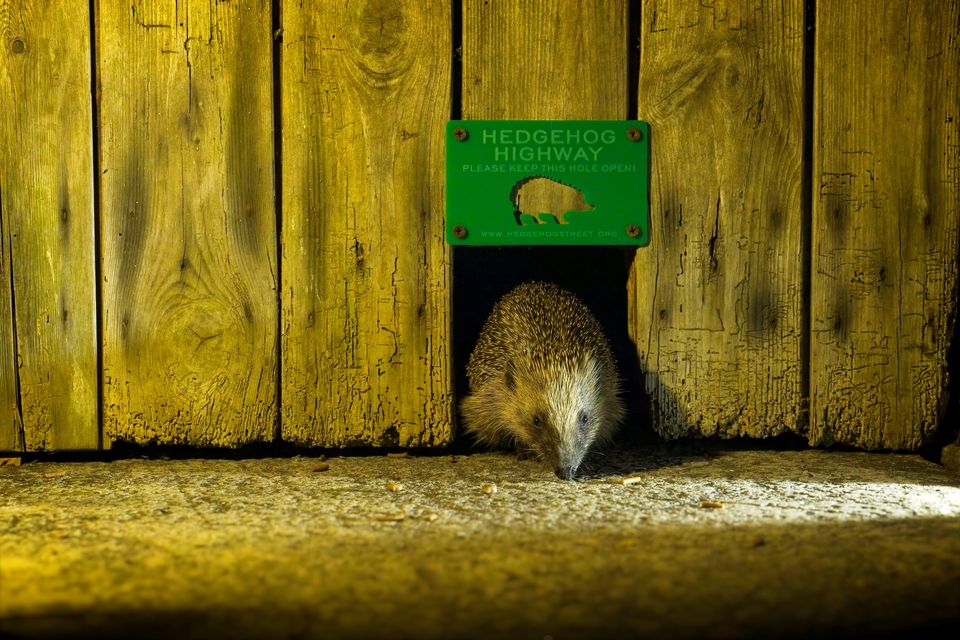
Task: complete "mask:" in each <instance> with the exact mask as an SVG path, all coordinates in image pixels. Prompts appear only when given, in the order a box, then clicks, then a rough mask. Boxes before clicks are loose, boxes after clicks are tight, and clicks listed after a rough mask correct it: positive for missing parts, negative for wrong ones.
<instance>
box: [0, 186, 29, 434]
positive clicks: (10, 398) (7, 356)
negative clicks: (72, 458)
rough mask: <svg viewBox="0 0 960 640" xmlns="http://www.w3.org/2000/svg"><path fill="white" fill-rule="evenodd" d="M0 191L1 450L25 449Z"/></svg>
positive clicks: (9, 261)
mask: <svg viewBox="0 0 960 640" xmlns="http://www.w3.org/2000/svg"><path fill="white" fill-rule="evenodd" d="M7 244H8V243H7V225H5V224H4V215H3V192H2V191H0V451H14V450H22V449H23V445H24V442H23V423H22V421H21V419H20V409H19V395H20V394H19V393H18V392H17V351H16V348H15V343H14V336H13V289H12V288H11V286H10V283H11V266H12V262H11V258H10V249H9V248H8V247H7Z"/></svg>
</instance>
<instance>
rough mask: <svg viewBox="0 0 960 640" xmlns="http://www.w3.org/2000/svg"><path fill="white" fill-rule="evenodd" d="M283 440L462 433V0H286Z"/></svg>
mask: <svg viewBox="0 0 960 640" xmlns="http://www.w3.org/2000/svg"><path fill="white" fill-rule="evenodd" d="M281 6H282V13H281V17H282V26H283V47H282V55H281V59H282V82H281V85H282V86H281V90H282V110H281V113H282V118H283V139H282V165H283V181H282V182H283V198H282V202H283V204H282V206H283V235H282V247H283V249H282V252H283V255H282V269H283V271H282V272H283V287H282V296H281V300H282V310H281V317H282V329H281V335H282V340H281V344H282V346H281V351H282V354H283V360H282V362H283V365H282V384H283V392H282V397H283V437H284V439H285V440H289V441H292V442H297V443H300V444H309V445H324V446H351V445H383V446H396V445H400V446H436V445H443V444H446V443H447V442H448V441H449V438H450V421H451V410H452V399H451V384H450V364H449V332H450V319H449V318H450V312H449V305H450V303H449V295H450V292H449V279H450V278H449V249H448V248H447V247H446V246H445V243H444V238H443V191H442V186H441V185H443V166H444V151H443V135H444V134H443V126H444V123H445V121H446V120H447V118H448V117H449V109H450V62H451V61H450V57H451V43H450V15H451V12H450V6H449V4H448V3H445V2H444V3H425V2H410V1H405V2H393V1H386V0H382V1H375V2H369V3H348V2H346V1H345V0H343V1H339V0H336V1H335V0H328V1H325V2H321V3H317V4H315V5H311V6H304V5H302V3H297V2H292V1H284V2H283V3H282V5H281Z"/></svg>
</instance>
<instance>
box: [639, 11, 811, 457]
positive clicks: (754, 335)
mask: <svg viewBox="0 0 960 640" xmlns="http://www.w3.org/2000/svg"><path fill="white" fill-rule="evenodd" d="M641 24H642V26H641V29H642V31H641V34H640V43H641V57H640V81H639V101H638V102H639V117H640V118H642V119H645V120H648V121H649V122H650V123H651V129H652V132H651V139H652V152H651V153H652V163H651V203H650V204H651V228H652V242H651V244H650V246H649V247H648V248H645V249H640V250H639V251H638V252H637V256H636V260H635V261H634V269H633V273H632V278H631V285H630V289H631V295H632V296H633V303H632V304H631V310H632V311H633V316H632V317H631V319H630V324H631V327H632V331H633V334H632V335H633V337H634V340H635V341H636V344H637V350H638V354H639V358H640V362H641V366H642V368H643V369H644V375H645V386H646V389H647V392H648V393H649V394H650V398H651V405H652V408H653V413H654V427H655V429H656V430H657V431H658V433H660V435H662V436H664V437H666V438H678V437H682V436H685V435H688V434H692V435H704V436H714V435H716V436H721V437H734V436H752V437H764V436H771V435H775V434H779V433H783V432H790V431H799V430H801V429H802V413H803V402H804V401H803V389H802V365H801V361H802V342H801V341H802V334H803V322H802V317H803V316H802V311H803V310H802V297H803V296H802V278H803V274H802V271H803V268H802V254H801V237H802V236H801V233H802V210H801V176H802V150H803V106H802V104H803V92H802V78H803V62H802V54H803V10H802V2H800V0H788V1H786V2H783V3H763V4H758V3H755V2H747V1H718V2H714V3H710V4H709V5H707V4H705V3H690V2H683V1H682V0H648V1H646V2H644V3H643V13H642V21H641Z"/></svg>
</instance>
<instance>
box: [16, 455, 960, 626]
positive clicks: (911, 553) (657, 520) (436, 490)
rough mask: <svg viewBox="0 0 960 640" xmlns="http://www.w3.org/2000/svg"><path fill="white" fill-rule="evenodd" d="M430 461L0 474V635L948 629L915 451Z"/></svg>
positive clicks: (942, 513) (947, 563) (922, 466)
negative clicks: (554, 468)
mask: <svg viewBox="0 0 960 640" xmlns="http://www.w3.org/2000/svg"><path fill="white" fill-rule="evenodd" d="M451 460H452V459H451V458H450V457H448V456H429V457H411V458H406V459H397V458H387V457H385V456H377V457H366V458H334V459H331V460H327V461H326V462H325V463H324V464H326V465H328V468H327V470H325V471H315V469H317V468H318V467H320V463H319V462H318V460H316V459H309V458H292V459H261V460H243V461H225V460H182V461H155V460H140V459H137V460H127V461H118V462H112V463H56V464H54V463H35V464H29V465H24V466H21V467H4V468H0V631H3V632H4V633H6V634H8V636H10V637H38V638H40V637H62V636H64V635H67V634H69V635H70V636H71V637H83V636H85V635H86V636H98V637H134V636H136V637H177V638H210V637H237V638H246V637H251V638H252V637H271V638H272V637H286V638H312V637H337V638H352V637H356V638H361V637H362V638H367V637H390V638H404V637H410V638H450V637H469V638H474V637H475V638H490V637H525V638H543V637H545V636H548V635H549V636H552V637H553V638H557V639H558V640H559V639H560V638H578V637H596V636H597V634H598V633H608V634H609V633H614V632H616V633H620V634H628V635H630V636H632V637H637V636H640V637H681V638H683V637H689V638H694V637H774V636H775V637H808V636H812V635H817V636H823V635H829V636H831V637H837V636H841V637H875V636H877V635H885V636H897V635H898V634H904V635H905V634H908V633H911V632H917V631H923V632H925V633H934V632H937V633H942V634H943V635H944V637H951V636H952V635H953V634H952V633H949V631H950V629H951V626H953V625H956V624H957V623H958V621H960V478H958V477H957V476H955V475H952V474H950V473H947V472H945V471H944V470H943V469H942V468H941V467H939V466H937V465H934V464H932V463H928V462H925V461H923V460H922V459H920V458H919V457H916V456H902V455H883V454H863V453H831V452H824V451H710V450H705V449H698V448H694V447H661V448H655V449H647V450H634V451H625V452H618V453H609V454H608V455H607V456H605V457H603V458H599V460H600V462H599V463H595V464H594V465H593V472H592V474H591V475H590V477H588V479H586V480H584V481H581V482H576V483H569V482H561V481H559V480H557V479H556V478H555V477H554V476H553V475H552V474H551V473H550V472H549V471H548V470H546V469H545V468H543V467H541V466H539V465H538V464H537V463H535V462H521V461H517V460H516V459H515V458H514V457H513V456H510V455H507V454H481V455H473V456H458V457H456V458H455V459H453V460H456V461H451ZM625 478H627V479H628V480H627V481H626V484H624V483H623V480H624V479H625ZM388 482H392V483H394V485H391V486H392V487H393V488H395V489H398V490H396V491H392V490H390V489H388V486H387V485H388ZM484 485H491V486H492V485H495V486H496V491H493V489H492V487H491V486H487V487H484ZM952 628H953V630H954V631H955V630H956V629H957V628H958V627H956V626H953V627H952Z"/></svg>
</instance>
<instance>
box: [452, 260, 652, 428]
mask: <svg viewBox="0 0 960 640" xmlns="http://www.w3.org/2000/svg"><path fill="white" fill-rule="evenodd" d="M636 251H637V249H636V247H556V246H552V247H454V249H453V300H452V306H453V318H452V320H453V322H452V326H453V334H452V339H453V367H454V383H455V387H454V388H455V394H454V399H455V402H456V412H457V431H456V434H455V437H454V442H455V443H456V444H457V445H461V444H463V443H464V442H465V441H470V438H469V437H464V435H463V419H462V414H461V413H460V402H462V400H463V398H464V397H466V395H467V393H468V391H469V385H468V382H467V363H468V361H469V359H470V353H471V352H472V351H473V348H474V346H475V345H476V342H477V338H478V337H479V335H480V330H481V328H482V327H483V323H484V321H485V320H486V319H487V316H488V315H489V314H490V311H491V309H492V308H493V305H494V304H495V303H496V302H497V300H499V299H500V298H501V297H502V296H503V295H504V294H506V293H507V292H509V291H510V290H511V289H513V288H514V287H516V286H517V285H519V284H521V283H523V282H529V281H531V280H542V281H546V282H553V283H554V284H556V285H557V286H559V287H561V288H563V289H567V290H568V291H570V292H572V293H574V294H576V295H577V296H578V297H579V298H580V300H582V301H583V303H584V304H585V305H586V306H587V307H588V308H589V309H590V311H591V312H592V313H593V315H594V316H596V318H597V320H598V321H599V322H600V324H601V325H602V326H603V330H604V332H605V334H606V336H607V339H608V340H609V342H610V346H611V348H612V350H613V355H614V358H615V359H616V362H617V370H618V371H619V373H620V378H621V387H622V393H621V397H622V398H623V400H624V402H625V403H626V406H627V410H628V415H627V419H626V420H625V421H624V423H623V425H622V426H621V428H620V430H619V434H618V438H625V439H631V440H633V439H637V438H647V437H652V433H653V432H652V429H651V428H650V423H649V417H648V416H649V415H650V412H649V405H648V402H647V400H646V398H645V396H644V394H643V393H642V376H641V375H640V368H639V361H638V358H637V351H636V347H635V345H634V343H633V341H632V340H631V338H630V335H629V329H628V320H627V311H628V309H629V304H630V303H629V301H628V296H627V278H628V277H629V274H630V269H631V267H632V265H633V258H634V255H635V254H636Z"/></svg>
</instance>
